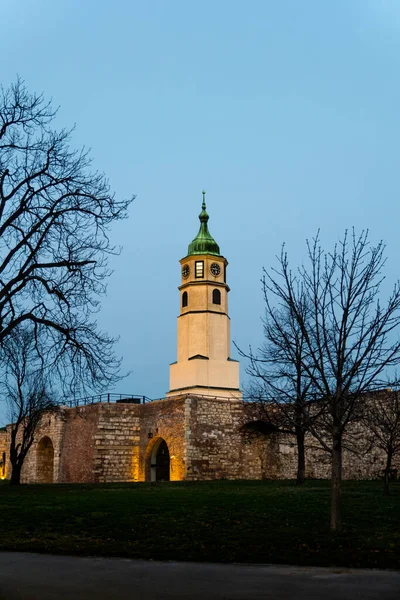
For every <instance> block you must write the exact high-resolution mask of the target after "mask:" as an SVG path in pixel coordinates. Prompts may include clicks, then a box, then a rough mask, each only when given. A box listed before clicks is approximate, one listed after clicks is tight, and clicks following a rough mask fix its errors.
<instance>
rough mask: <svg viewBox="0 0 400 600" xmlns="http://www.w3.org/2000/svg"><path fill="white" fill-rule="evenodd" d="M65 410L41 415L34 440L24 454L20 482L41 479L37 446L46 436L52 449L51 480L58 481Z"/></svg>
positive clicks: (31, 481)
mask: <svg viewBox="0 0 400 600" xmlns="http://www.w3.org/2000/svg"><path fill="white" fill-rule="evenodd" d="M66 411H68V409H65V408H61V409H60V410H59V411H58V412H56V413H49V414H46V415H44V416H43V418H42V421H41V423H40V425H39V427H38V429H37V431H36V434H35V441H34V442H33V444H32V446H31V448H30V450H29V452H28V454H27V455H26V458H25V461H24V464H23V467H22V471H21V483H36V482H37V481H40V480H41V466H40V461H39V460H38V446H39V444H40V442H41V441H42V440H43V438H46V437H48V438H50V440H51V443H52V446H53V450H54V455H53V468H52V480H53V482H54V483H57V482H59V481H60V458H61V455H62V442H63V437H64V428H65V413H66Z"/></svg>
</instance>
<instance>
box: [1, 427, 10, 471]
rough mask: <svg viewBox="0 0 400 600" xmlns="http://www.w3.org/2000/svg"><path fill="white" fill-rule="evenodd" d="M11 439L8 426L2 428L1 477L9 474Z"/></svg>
mask: <svg viewBox="0 0 400 600" xmlns="http://www.w3.org/2000/svg"><path fill="white" fill-rule="evenodd" d="M9 445H10V444H9V441H8V435H7V430H6V428H4V429H1V430H0V479H5V478H6V477H7V476H8V468H7V462H8V461H7V457H8V453H9Z"/></svg>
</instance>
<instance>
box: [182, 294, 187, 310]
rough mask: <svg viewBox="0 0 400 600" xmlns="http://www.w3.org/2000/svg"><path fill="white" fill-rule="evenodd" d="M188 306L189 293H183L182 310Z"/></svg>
mask: <svg viewBox="0 0 400 600" xmlns="http://www.w3.org/2000/svg"><path fill="white" fill-rule="evenodd" d="M187 305H188V293H187V292H183V294H182V308H185V306H187Z"/></svg>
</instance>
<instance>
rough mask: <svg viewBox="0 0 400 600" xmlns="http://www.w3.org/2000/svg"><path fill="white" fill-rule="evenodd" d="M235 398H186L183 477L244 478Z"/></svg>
mask: <svg viewBox="0 0 400 600" xmlns="http://www.w3.org/2000/svg"><path fill="white" fill-rule="evenodd" d="M241 414H242V403H241V401H239V400H230V399H228V398H213V397H205V396H203V397H200V396H199V397H187V398H186V479H189V480H197V479H247V478H248V477H247V473H246V472H245V471H244V470H243V468H242V461H241V450H242V439H241V436H240V433H239V431H238V426H239V423H240V418H241Z"/></svg>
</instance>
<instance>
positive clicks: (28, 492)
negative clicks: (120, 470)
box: [0, 481, 400, 569]
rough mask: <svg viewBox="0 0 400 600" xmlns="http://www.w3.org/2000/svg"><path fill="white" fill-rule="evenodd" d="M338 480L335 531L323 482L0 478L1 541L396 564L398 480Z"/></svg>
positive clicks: (139, 553)
mask: <svg viewBox="0 0 400 600" xmlns="http://www.w3.org/2000/svg"><path fill="white" fill-rule="evenodd" d="M392 487H393V492H392V494H393V495H392V496H390V497H388V498H387V497H384V496H383V495H382V484H381V483H380V482H345V483H344V486H343V488H344V489H343V521H344V528H343V532H342V533H340V534H337V535H333V534H331V533H330V531H329V504H330V489H329V483H328V482H325V481H308V482H306V484H305V486H304V487H303V488H296V487H295V486H294V485H293V482H289V481H285V482H278V481H251V482H247V481H240V482H233V481H215V482H197V483H196V482H195V483H188V482H187V483H184V482H182V483H180V482H177V483H158V484H146V483H139V484H106V485H42V486H39V485H30V486H20V487H17V488H15V487H14V488H13V487H11V486H10V485H8V484H2V485H1V486H0V514H1V524H0V550H19V551H34V552H52V553H57V554H86V555H87V554H90V555H98V556H125V557H132V558H144V559H159V560H193V561H194V560H195V561H223V562H232V561H234V562H262V563H284V564H298V565H321V566H322V565H324V566H328V565H330V566H341V567H343V566H345V567H376V568H394V569H400V484H399V483H396V484H393V486H392Z"/></svg>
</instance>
